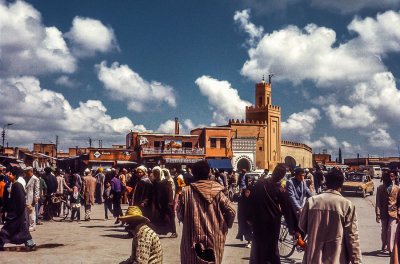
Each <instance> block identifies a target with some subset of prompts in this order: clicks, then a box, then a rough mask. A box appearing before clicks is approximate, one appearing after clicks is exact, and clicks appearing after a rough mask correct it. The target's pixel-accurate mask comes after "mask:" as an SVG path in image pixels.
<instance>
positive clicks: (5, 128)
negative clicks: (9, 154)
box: [1, 123, 14, 153]
mask: <svg viewBox="0 0 400 264" xmlns="http://www.w3.org/2000/svg"><path fill="white" fill-rule="evenodd" d="M13 124H14V123H8V124H7V125H4V126H3V132H1V136H2V138H3V153H4V149H5V148H4V140H5V138H6V130H7V128H8V127H9V126H11V125H13Z"/></svg>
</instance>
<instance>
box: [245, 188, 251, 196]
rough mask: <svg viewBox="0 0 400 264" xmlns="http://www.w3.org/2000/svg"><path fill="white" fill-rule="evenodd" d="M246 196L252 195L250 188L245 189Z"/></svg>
mask: <svg viewBox="0 0 400 264" xmlns="http://www.w3.org/2000/svg"><path fill="white" fill-rule="evenodd" d="M244 196H246V197H249V196H250V189H245V190H244Z"/></svg>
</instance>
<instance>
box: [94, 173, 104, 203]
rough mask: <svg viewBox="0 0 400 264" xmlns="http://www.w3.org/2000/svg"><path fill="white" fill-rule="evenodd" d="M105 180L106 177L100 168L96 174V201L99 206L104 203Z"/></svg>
mask: <svg viewBox="0 0 400 264" xmlns="http://www.w3.org/2000/svg"><path fill="white" fill-rule="evenodd" d="M105 179H106V176H105V175H104V174H103V168H102V167H100V168H98V169H97V174H96V200H97V203H99V204H102V203H104V198H103V193H104V182H105Z"/></svg>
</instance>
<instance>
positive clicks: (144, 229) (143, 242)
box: [119, 206, 162, 264]
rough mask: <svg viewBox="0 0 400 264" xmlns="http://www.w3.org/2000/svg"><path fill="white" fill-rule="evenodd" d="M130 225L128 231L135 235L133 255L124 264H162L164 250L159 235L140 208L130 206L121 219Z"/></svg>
mask: <svg viewBox="0 0 400 264" xmlns="http://www.w3.org/2000/svg"><path fill="white" fill-rule="evenodd" d="M119 220H120V221H122V222H123V223H127V224H128V227H127V229H128V231H129V232H130V233H131V234H132V235H133V240H132V253H131V256H130V258H128V259H127V260H126V261H124V262H122V263H123V264H135V263H140V264H144V263H151V264H160V263H162V248H161V243H160V239H159V237H158V236H157V234H156V233H155V232H154V231H153V230H152V229H151V228H150V227H149V226H148V224H150V220H149V219H148V218H147V217H144V216H143V214H142V211H140V208H139V207H138V206H129V208H128V211H127V212H126V215H125V216H122V217H120V218H119Z"/></svg>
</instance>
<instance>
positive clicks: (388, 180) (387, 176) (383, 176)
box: [382, 173, 394, 186]
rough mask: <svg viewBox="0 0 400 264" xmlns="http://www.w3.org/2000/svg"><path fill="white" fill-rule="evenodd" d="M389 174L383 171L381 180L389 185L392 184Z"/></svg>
mask: <svg viewBox="0 0 400 264" xmlns="http://www.w3.org/2000/svg"><path fill="white" fill-rule="evenodd" d="M391 178H392V177H391V175H389V174H387V173H385V174H382V181H383V183H384V184H385V185H386V186H389V185H390V184H392V179H391ZM393 180H394V175H393Z"/></svg>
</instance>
